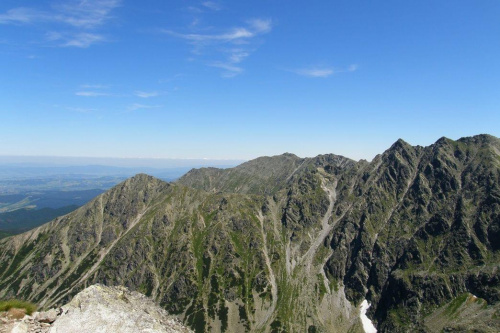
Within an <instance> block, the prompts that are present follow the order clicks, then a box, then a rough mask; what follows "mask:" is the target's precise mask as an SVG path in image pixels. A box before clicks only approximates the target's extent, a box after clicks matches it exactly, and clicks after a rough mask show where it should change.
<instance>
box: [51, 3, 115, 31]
mask: <svg viewBox="0 0 500 333" xmlns="http://www.w3.org/2000/svg"><path fill="white" fill-rule="evenodd" d="M120 3H121V0H76V1H66V2H64V3H60V4H58V5H55V6H54V9H55V10H56V11H57V12H58V13H59V15H57V16H56V17H55V19H56V20H59V21H61V22H64V23H67V24H69V25H72V26H74V27H78V28H85V29H94V28H96V27H98V26H100V25H103V24H104V23H105V22H106V21H107V20H108V19H110V18H111V15H110V13H111V11H112V10H113V9H115V8H117V7H118V6H120Z"/></svg>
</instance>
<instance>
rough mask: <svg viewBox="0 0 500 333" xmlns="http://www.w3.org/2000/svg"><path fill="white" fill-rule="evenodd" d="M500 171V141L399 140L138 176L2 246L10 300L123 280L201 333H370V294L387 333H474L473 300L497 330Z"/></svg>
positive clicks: (45, 299) (57, 300) (2, 282)
mask: <svg viewBox="0 0 500 333" xmlns="http://www.w3.org/2000/svg"><path fill="white" fill-rule="evenodd" d="M499 180H500V140H499V139H497V138H495V137H492V136H489V135H479V136H474V137H469V138H462V139H460V140H457V141H453V140H450V139H446V138H442V139H440V140H438V141H437V142H436V143H435V144H433V145H431V146H428V147H420V146H415V147H414V146H411V145H409V144H408V143H406V142H404V141H403V140H398V141H397V142H396V143H394V144H393V145H392V146H391V147H390V148H389V149H388V150H387V151H385V152H384V153H383V154H380V155H378V156H377V157H375V158H374V159H373V161H371V162H366V161H359V162H355V161H352V160H350V159H347V158H344V157H341V156H336V155H320V156H318V157H315V158H307V159H301V158H298V157H297V156H295V155H292V154H284V155H280V156H274V157H265V158H259V159H256V160H253V161H249V162H247V163H244V164H242V165H241V166H238V167H236V168H232V169H224V170H222V169H200V170H192V171H191V172H189V173H188V174H187V175H185V176H184V177H183V178H181V179H180V180H179V181H178V182H177V183H170V184H168V183H165V182H162V181H160V180H158V179H155V178H153V177H149V176H146V175H138V176H136V177H133V178H131V179H129V180H127V181H125V182H124V183H122V184H120V185H118V186H116V187H115V188H113V189H112V190H110V191H109V192H107V193H105V194H103V195H101V196H99V197H97V198H96V199H95V200H93V201H92V202H90V203H89V204H88V205H86V206H84V207H82V208H80V209H78V210H77V211H75V212H73V213H70V214H68V215H66V216H64V217H60V218H58V219H56V220H54V221H52V222H51V223H49V224H47V225H44V226H42V227H40V228H37V229H35V230H33V231H30V232H28V233H25V234H22V235H19V236H15V237H10V238H7V239H3V240H0V297H10V296H17V297H21V298H25V299H29V300H32V301H35V302H38V303H39V304H40V305H41V306H42V307H45V308H49V307H51V306H56V305H60V304H63V303H65V302H67V301H69V300H70V299H71V297H72V296H73V295H75V294H76V293H77V292H78V291H80V290H82V289H84V288H85V287H86V286H89V285H92V284H95V283H103V284H106V285H118V284H120V285H125V286H127V287H128V288H130V289H131V290H137V291H140V292H142V293H144V294H146V295H148V296H150V297H151V298H153V299H154V300H155V301H156V302H157V303H159V304H160V305H161V306H162V307H163V308H165V309H167V310H168V312H169V313H172V314H175V315H177V316H178V317H179V318H180V319H181V320H182V321H183V322H184V323H185V324H187V325H188V326H190V327H192V328H193V329H194V330H195V331H196V332H242V331H251V332H348V331H350V332H357V331H359V332H361V331H362V329H363V328H362V323H361V321H360V319H359V314H360V311H359V306H360V304H362V303H363V301H364V300H365V299H366V300H367V301H368V302H369V303H370V304H371V307H370V308H369V309H368V313H367V315H368V317H369V318H370V319H371V320H372V321H373V322H374V324H375V325H376V326H377V329H378V330H379V331H381V332H435V331H439V330H440V328H443V327H446V328H449V329H452V328H453V327H454V325H461V326H460V327H462V328H463V327H468V326H467V325H469V326H470V325H471V323H470V322H467V321H457V320H453V318H455V316H457V315H458V314H459V313H469V312H470V311H475V310H474V309H477V311H479V312H480V313H481V314H480V318H481V320H483V321H484V322H485V323H487V324H485V326H484V327H485V328H484V329H483V330H480V331H484V332H488V327H493V328H494V329H495V328H499V327H500V323H499V322H498V320H497V319H496V318H498V316H499V314H500V312H499V311H500V270H499V268H500V267H499V264H500V253H499V250H500V246H499V244H500V218H499V217H500V185H499V184H500V182H499ZM2 272H3V273H2ZM469 294H473V295H475V296H476V297H477V299H478V300H479V301H480V302H484V303H481V304H482V306H483V307H479V306H477V304H479V303H478V302H479V301H478V302H472V301H467V297H466V295H469ZM464 297H465V298H464ZM450 304H452V305H450ZM448 306H450V307H451V308H450V309H448V310H447V311H444V310H443V307H445V309H447V307H448ZM457 328H458V326H457Z"/></svg>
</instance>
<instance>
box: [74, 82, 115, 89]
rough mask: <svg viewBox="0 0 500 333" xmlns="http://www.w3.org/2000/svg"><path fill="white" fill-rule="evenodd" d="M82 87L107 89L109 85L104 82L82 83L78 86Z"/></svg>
mask: <svg viewBox="0 0 500 333" xmlns="http://www.w3.org/2000/svg"><path fill="white" fill-rule="evenodd" d="M80 88H82V89H108V88H109V86H108V85H106V84H88V83H86V84H82V85H81V86H80Z"/></svg>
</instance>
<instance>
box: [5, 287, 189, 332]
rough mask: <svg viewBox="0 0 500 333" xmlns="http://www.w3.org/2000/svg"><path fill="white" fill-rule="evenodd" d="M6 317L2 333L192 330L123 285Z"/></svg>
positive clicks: (95, 289)
mask: <svg viewBox="0 0 500 333" xmlns="http://www.w3.org/2000/svg"><path fill="white" fill-rule="evenodd" d="M3 318H4V319H3V320H2V322H1V323H0V332H2V333H81V332H101V333H112V332H121V333H190V332H192V331H191V330H190V329H188V328H186V327H185V326H184V325H182V324H181V323H180V322H179V321H178V320H177V319H175V318H173V317H172V316H170V315H169V314H168V313H167V312H166V311H165V310H164V309H162V308H160V307H159V306H158V305H156V304H155V303H154V302H153V301H152V300H151V299H149V298H147V297H145V296H144V295H142V294H140V293H137V292H131V291H129V290H128V289H127V288H124V287H107V286H103V285H93V286H90V287H88V288H87V289H85V290H83V291H81V292H80V293H78V294H77V295H76V296H75V297H74V298H73V300H72V301H71V302H69V303H68V304H66V305H64V306H62V307H61V308H57V309H50V310H47V311H43V312H35V313H33V314H32V315H31V316H28V315H26V316H24V317H22V318H18V319H15V318H9V317H8V316H5V317H3Z"/></svg>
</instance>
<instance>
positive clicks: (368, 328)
mask: <svg viewBox="0 0 500 333" xmlns="http://www.w3.org/2000/svg"><path fill="white" fill-rule="evenodd" d="M369 307H370V304H368V301H367V300H366V299H365V300H364V301H363V302H362V303H361V307H360V310H359V317H360V318H361V323H362V324H363V329H364V330H365V333H377V329H376V328H375V325H373V323H372V321H371V320H370V318H368V316H367V315H366V310H368V308H369Z"/></svg>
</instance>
